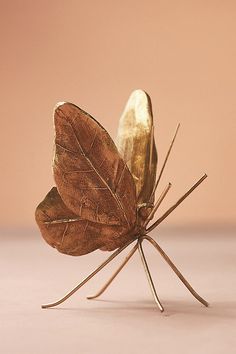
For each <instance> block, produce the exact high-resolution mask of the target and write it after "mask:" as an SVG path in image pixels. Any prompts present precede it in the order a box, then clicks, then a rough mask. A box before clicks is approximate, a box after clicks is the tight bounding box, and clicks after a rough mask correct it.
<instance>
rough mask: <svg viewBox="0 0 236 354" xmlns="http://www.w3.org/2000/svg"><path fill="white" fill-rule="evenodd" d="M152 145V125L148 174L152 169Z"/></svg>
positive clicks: (152, 129)
mask: <svg viewBox="0 0 236 354" xmlns="http://www.w3.org/2000/svg"><path fill="white" fill-rule="evenodd" d="M153 145H154V126H153V125H152V128H151V134H150V151H149V166H148V169H149V172H151V169H152V158H153Z"/></svg>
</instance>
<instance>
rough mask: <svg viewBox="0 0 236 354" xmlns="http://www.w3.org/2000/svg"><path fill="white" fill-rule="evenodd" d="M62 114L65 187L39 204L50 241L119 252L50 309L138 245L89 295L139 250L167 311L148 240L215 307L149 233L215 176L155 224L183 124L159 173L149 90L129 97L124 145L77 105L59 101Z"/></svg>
mask: <svg viewBox="0 0 236 354" xmlns="http://www.w3.org/2000/svg"><path fill="white" fill-rule="evenodd" d="M54 119H55V120H54V122H55V131H56V136H55V153H54V161H53V172H54V178H55V182H56V186H57V187H53V188H52V189H51V190H50V192H49V193H48V194H47V196H46V197H45V199H44V200H43V201H42V202H41V203H40V204H39V205H38V207H37V209H36V221H37V223H38V226H39V228H40V230H41V233H42V235H43V237H44V239H45V240H46V242H47V243H49V244H50V245H51V246H52V247H55V248H56V249H57V250H58V251H59V252H62V253H65V254H68V255H73V256H80V255H84V254H87V253H89V252H93V251H94V250H96V249H101V250H106V251H114V250H115V252H113V253H112V255H111V256H110V257H109V258H108V259H107V260H106V261H105V262H103V263H102V264H101V265H100V266H99V267H98V268H97V269H95V270H94V271H93V272H92V273H91V274H90V275H89V276H88V277H87V278H86V279H84V280H83V281H82V282H81V283H80V284H78V285H77V286H76V287H75V288H74V289H73V290H71V291H70V292H69V293H68V294H66V295H65V296H64V297H63V298H62V299H60V300H58V301H56V302H54V303H50V304H47V305H42V307H43V308H47V307H53V306H57V305H59V304H60V303H62V302H63V301H65V300H66V299H67V298H69V297H70V296H71V295H72V294H73V293H75V292H76V291H77V290H78V289H79V288H80V287H82V286H83V285H84V284H85V283H86V282H87V281H88V280H90V279H91V278H92V277H93V276H94V275H95V274H96V273H98V272H99V271H100V270H101V269H102V268H103V267H105V266H106V265H107V264H108V263H109V262H110V261H111V260H112V259H114V258H115V257H116V256H117V255H118V254H119V253H121V252H122V251H123V250H124V249H125V248H126V247H128V246H129V245H130V244H131V243H132V242H135V245H134V247H133V248H132V249H131V251H130V253H129V254H128V256H127V257H126V258H125V260H124V261H123V263H122V264H121V266H120V267H119V268H118V269H117V271H116V272H115V273H114V274H113V275H112V277H111V278H110V279H109V280H108V282H107V283H106V284H105V285H104V287H103V288H102V289H101V290H100V291H99V292H98V293H97V294H96V295H94V296H90V297H88V298H89V299H92V298H95V297H98V296H99V295H101V294H102V293H103V292H104V291H105V290H106V288H107V287H108V286H109V284H110V283H111V282H112V281H113V279H114V278H115V277H116V276H117V274H118V273H119V272H120V271H121V269H122V268H123V267H124V265H125V264H126V263H127V262H128V261H129V259H130V258H131V257H132V255H133V254H134V253H135V252H136V250H139V254H140V256H141V259H142V262H143V265H144V269H145V271H146V275H147V278H148V281H149V284H150V287H151V290H152V293H153V296H154V299H155V301H156V303H157V305H158V307H159V308H160V310H161V311H163V310H164V309H163V306H162V304H161V302H160V300H159V298H158V296H157V293H156V289H155V287H154V284H153V280H152V277H151V274H150V271H149V268H148V264H147V260H146V257H145V255H144V252H143V247H142V242H143V240H147V241H149V242H150V243H151V244H152V245H153V246H154V247H155V248H156V249H157V250H158V251H159V253H160V254H161V255H162V257H164V259H165V260H166V262H167V263H168V264H169V265H170V267H171V268H172V269H173V271H174V272H175V273H176V274H177V276H178V277H179V278H180V280H181V281H182V282H183V283H184V285H185V286H186V287H187V288H188V290H189V291H190V292H191V293H192V294H193V296H195V298H196V299H197V300H199V301H200V302H201V303H202V304H204V305H205V306H208V303H207V302H206V301H205V300H204V299H203V298H201V297H200V296H199V295H198V294H197V293H196V292H195V290H194V289H193V288H192V287H191V285H190V284H189V283H188V282H187V280H186V279H185V278H184V277H183V275H182V274H181V273H180V272H179V270H178V269H177V268H176V266H175V265H174V264H173V262H172V261H171V260H170V259H169V257H168V256H167V255H166V253H165V252H164V251H163V250H162V248H161V247H160V246H159V245H158V244H157V242H156V241H155V240H154V239H153V238H151V237H150V236H149V235H148V234H149V233H150V231H152V230H153V229H154V228H155V227H156V226H158V225H159V224H160V223H161V222H162V221H163V220H164V219H165V218H166V217H167V216H168V215H169V214H170V213H171V212H172V211H173V210H174V209H175V208H176V207H177V206H178V205H179V204H180V203H181V202H182V201H183V200H184V199H185V198H186V197H187V196H188V195H189V194H190V193H191V192H192V191H193V190H194V189H195V188H196V187H197V186H198V185H199V184H200V183H201V182H202V181H203V180H204V179H205V178H206V177H207V176H206V175H204V176H203V177H201V178H200V179H199V180H198V181H197V183H195V184H194V185H193V187H192V188H190V189H189V190H188V191H187V192H186V193H185V194H184V195H183V196H182V197H181V198H180V199H179V200H178V201H177V202H176V203H175V204H174V205H173V206H172V207H171V208H169V209H168V210H167V211H166V212H165V213H164V214H163V215H162V216H161V217H159V218H158V219H157V220H156V221H155V222H153V223H152V225H150V226H149V223H150V222H151V220H152V219H153V217H154V215H155V212H156V211H157V209H158V207H159V206H160V204H161V202H162V200H163V199H164V198H165V196H166V194H167V192H168V191H169V189H170V187H171V184H170V183H169V184H168V185H167V186H166V188H165V189H164V191H163V192H162V194H161V195H160V197H159V198H158V199H157V201H156V202H155V192H156V189H157V186H158V184H159V182H160V179H161V176H162V174H163V171H164V168H165V165H166V162H167V160H168V157H169V154H170V151H171V149H172V146H173V143H174V140H175V138H176V135H177V132H178V128H179V125H178V127H177V129H176V132H175V135H174V138H173V139H172V142H171V144H170V147H169V150H168V152H167V155H166V157H165V160H164V163H163V165H162V167H161V169H160V172H159V175H158V177H157V178H156V169H157V152H156V146H155V140H154V131H153V117H152V109H151V101H150V98H149V96H148V95H147V94H146V93H145V92H144V91H142V90H136V91H134V92H133V93H132V94H131V96H130V98H129V100H128V102H127V105H126V107H125V110H124V112H123V114H122V116H121V119H120V122H119V129H118V136H117V146H116V145H115V144H114V142H113V141H112V139H111V137H110V136H109V134H108V133H107V131H106V130H105V129H104V128H103V127H102V126H101V125H100V124H99V123H98V122H97V121H96V120H95V119H94V118H92V117H91V116H90V115H89V114H88V113H86V112H84V111H83V110H82V109H80V108H79V107H77V106H75V105H73V104H71V103H59V104H58V105H57V106H56V108H55V114H54Z"/></svg>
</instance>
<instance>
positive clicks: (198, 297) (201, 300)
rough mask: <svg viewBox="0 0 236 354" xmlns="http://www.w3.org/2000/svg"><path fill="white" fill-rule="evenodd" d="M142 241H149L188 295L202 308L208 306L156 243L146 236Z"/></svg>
mask: <svg viewBox="0 0 236 354" xmlns="http://www.w3.org/2000/svg"><path fill="white" fill-rule="evenodd" d="M143 238H144V239H146V240H147V241H149V242H150V243H151V244H152V245H153V246H154V247H155V248H156V249H157V251H158V252H159V253H160V254H161V256H162V257H163V258H164V260H165V261H166V262H167V263H168V264H169V266H170V267H171V268H172V269H173V271H174V272H175V274H176V275H177V276H178V277H179V279H180V280H181V281H182V283H183V284H184V285H185V286H186V288H187V289H188V290H189V291H190V293H191V294H192V295H193V296H194V297H195V298H196V299H197V300H198V301H199V302H201V303H202V304H203V305H204V306H206V307H207V306H209V304H208V302H207V301H206V300H204V299H203V298H202V297H201V296H200V295H199V294H198V293H197V292H196V291H195V290H194V289H193V288H192V286H191V285H190V284H189V282H188V281H187V280H186V279H185V278H184V276H183V275H182V274H181V273H180V271H179V270H178V268H177V267H176V266H175V265H174V263H173V262H172V261H171V260H170V258H169V257H168V256H167V254H166V253H165V252H164V251H163V249H162V248H161V247H160V246H159V245H158V243H157V242H156V241H155V240H154V239H153V238H152V237H150V236H148V235H146V236H143Z"/></svg>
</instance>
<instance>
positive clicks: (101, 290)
mask: <svg viewBox="0 0 236 354" xmlns="http://www.w3.org/2000/svg"><path fill="white" fill-rule="evenodd" d="M137 249H138V242H137V243H136V245H135V246H134V247H133V248H132V250H131V251H130V252H129V254H128V255H127V256H126V257H125V259H124V261H123V262H122V263H121V265H120V266H119V268H118V269H117V270H116V271H115V273H114V274H113V275H112V276H111V278H110V279H109V280H108V281H107V282H106V284H105V285H104V286H103V287H102V288H101V289H100V290H99V291H98V292H97V293H96V294H95V295H92V296H87V299H88V300H91V299H96V298H97V297H99V296H100V295H102V294H103V293H104V291H105V290H106V289H107V288H108V287H109V285H110V284H111V283H112V282H113V280H114V279H115V278H116V276H117V275H118V274H119V273H120V271H121V270H122V269H123V268H124V266H125V265H126V264H127V263H128V261H129V260H130V258H131V257H132V256H133V254H134V253H135V252H136V251H137Z"/></svg>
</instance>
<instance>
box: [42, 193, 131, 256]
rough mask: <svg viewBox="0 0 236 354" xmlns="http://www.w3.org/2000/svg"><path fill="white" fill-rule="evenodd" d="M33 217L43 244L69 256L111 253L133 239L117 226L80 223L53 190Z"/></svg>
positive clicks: (82, 221) (79, 219)
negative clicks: (98, 252)
mask: <svg viewBox="0 0 236 354" xmlns="http://www.w3.org/2000/svg"><path fill="white" fill-rule="evenodd" d="M35 216H36V221H37V223H38V226H39V228H40V231H41V233H42V235H43V237H44V239H45V240H46V242H47V243H48V244H50V245H51V246H52V247H55V248H56V249H57V250H58V251H59V252H62V253H65V254H69V255H73V256H80V255H83V254H87V253H89V252H92V251H94V250H96V249H98V248H100V249H102V250H108V251H112V250H114V249H116V248H118V247H120V246H123V245H124V244H125V243H127V242H128V241H130V240H132V239H133V233H132V232H131V233H127V232H126V230H125V228H124V227H122V226H120V225H105V224H102V223H96V222H92V221H89V220H83V219H81V218H80V217H79V216H77V215H76V214H74V213H73V212H72V211H70V210H69V209H68V208H67V207H66V205H65V204H64V202H63V200H62V199H61V197H60V195H59V193H58V191H57V188H56V187H54V188H52V189H51V191H50V192H49V193H48V194H47V196H46V197H45V199H44V200H43V201H42V202H41V203H40V204H39V205H38V207H37V209H36V213H35Z"/></svg>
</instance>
